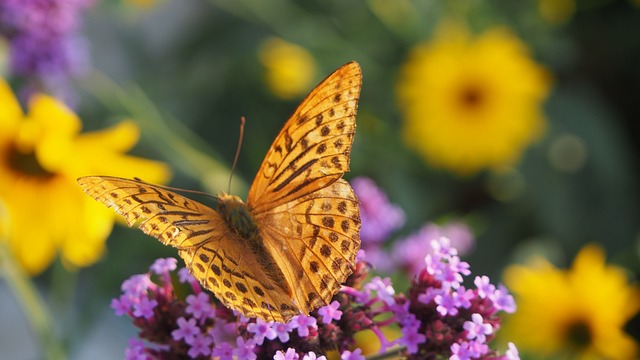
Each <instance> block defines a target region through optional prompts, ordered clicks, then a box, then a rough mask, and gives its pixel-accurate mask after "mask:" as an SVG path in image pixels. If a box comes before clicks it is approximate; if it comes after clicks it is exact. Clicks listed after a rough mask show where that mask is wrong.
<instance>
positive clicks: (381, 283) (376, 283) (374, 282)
mask: <svg viewBox="0 0 640 360" xmlns="http://www.w3.org/2000/svg"><path fill="white" fill-rule="evenodd" d="M365 290H367V292H368V293H369V294H370V295H369V296H371V293H372V292H373V291H375V292H376V294H377V296H378V298H380V299H381V300H382V301H384V302H385V303H386V304H387V305H393V304H395V302H396V300H395V299H394V297H393V296H394V295H395V293H396V291H395V289H394V288H393V286H392V285H391V279H389V278H388V277H387V278H384V279H382V278H380V277H379V276H376V277H374V278H373V279H371V281H370V282H369V283H367V285H365Z"/></svg>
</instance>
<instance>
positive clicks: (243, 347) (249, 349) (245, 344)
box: [233, 337, 257, 360]
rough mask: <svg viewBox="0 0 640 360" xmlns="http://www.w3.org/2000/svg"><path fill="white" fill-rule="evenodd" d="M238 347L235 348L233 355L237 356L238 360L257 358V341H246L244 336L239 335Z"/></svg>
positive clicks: (253, 359)
mask: <svg viewBox="0 0 640 360" xmlns="http://www.w3.org/2000/svg"><path fill="white" fill-rule="evenodd" d="M236 345H237V347H236V348H235V349H234V350H233V355H235V356H236V357H237V359H238V360H255V359H256V358H257V355H256V353H255V352H254V351H253V349H254V348H255V347H256V343H255V342H254V341H253V340H251V339H249V340H247V341H245V340H244V339H243V338H241V337H238V338H237V339H236Z"/></svg>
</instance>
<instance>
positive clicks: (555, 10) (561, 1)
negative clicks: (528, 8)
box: [538, 0, 576, 23]
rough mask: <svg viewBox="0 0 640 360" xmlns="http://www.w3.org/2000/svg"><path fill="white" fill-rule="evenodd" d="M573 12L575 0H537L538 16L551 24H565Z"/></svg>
mask: <svg viewBox="0 0 640 360" xmlns="http://www.w3.org/2000/svg"><path fill="white" fill-rule="evenodd" d="M575 10H576V3H575V0H538V11H540V16H542V18H543V19H545V20H547V21H548V22H551V23H563V22H566V21H567V20H569V19H570V18H571V16H572V15H573V13H574V12H575Z"/></svg>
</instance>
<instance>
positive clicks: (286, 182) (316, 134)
mask: <svg viewBox="0 0 640 360" xmlns="http://www.w3.org/2000/svg"><path fill="white" fill-rule="evenodd" d="M361 85H362V72H361V70H360V65H358V63H356V62H350V63H347V64H345V65H343V66H342V67H340V68H339V69H338V70H336V71H335V72H333V73H332V74H331V75H329V76H328V77H327V78H326V79H325V80H323V81H322V82H321V83H320V84H319V85H318V86H316V88H315V89H313V90H312V91H311V93H310V94H309V95H307V97H306V98H305V99H304V100H303V101H302V103H301V104H300V105H299V106H298V108H297V109H296V110H295V111H294V113H293V115H291V117H290V118H289V120H288V121H287V122H286V123H285V125H284V127H283V128H282V130H280V133H279V134H278V136H277V137H276V139H275V140H274V142H273V144H272V145H271V147H270V148H269V151H268V152H267V155H266V157H265V159H264V161H263V162H262V165H261V166H260V169H259V170H258V173H257V175H256V177H255V179H254V180H253V184H252V185H251V188H250V189H249V196H248V198H247V205H248V206H249V207H250V208H251V209H252V210H253V211H254V212H255V213H260V212H263V211H268V210H269V209H272V208H274V207H276V206H278V205H281V204H285V203H287V202H289V201H291V200H294V199H297V198H300V197H302V196H304V195H306V194H309V193H311V192H314V191H316V190H318V189H321V188H324V187H326V186H329V185H331V184H332V183H333V182H334V181H336V180H338V179H340V178H341V177H342V175H343V174H344V173H345V172H346V171H348V170H349V153H350V151H351V144H352V143H353V136H354V134H355V129H356V123H355V116H356V110H357V107H358V98H359V96H360V87H361Z"/></svg>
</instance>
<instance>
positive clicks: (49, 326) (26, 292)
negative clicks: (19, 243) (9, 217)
mask: <svg viewBox="0 0 640 360" xmlns="http://www.w3.org/2000/svg"><path fill="white" fill-rule="evenodd" d="M0 271H1V274H2V277H3V278H4V279H6V281H7V284H8V285H9V288H10V289H11V292H12V293H13V295H14V297H15V299H16V302H17V303H18V305H19V306H20V307H21V308H22V312H23V313H24V316H25V317H26V318H27V322H28V323H29V327H30V328H31V330H32V331H33V333H34V335H35V336H36V338H37V340H38V342H39V343H40V348H41V349H42V355H43V358H44V359H48V360H63V359H66V358H67V356H66V354H65V351H64V349H63V347H62V346H61V344H60V343H59V342H58V341H57V340H56V338H55V334H54V327H53V318H52V317H51V314H50V313H49V311H48V309H47V306H46V304H45V302H44V300H43V299H42V297H41V296H40V294H39V293H38V290H37V289H36V288H35V286H34V285H33V282H31V281H30V278H29V277H28V276H27V274H25V272H24V271H23V270H22V268H20V266H19V265H18V264H17V263H16V261H15V259H14V258H13V256H12V254H11V251H10V249H9V246H8V245H7V241H6V239H0Z"/></svg>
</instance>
